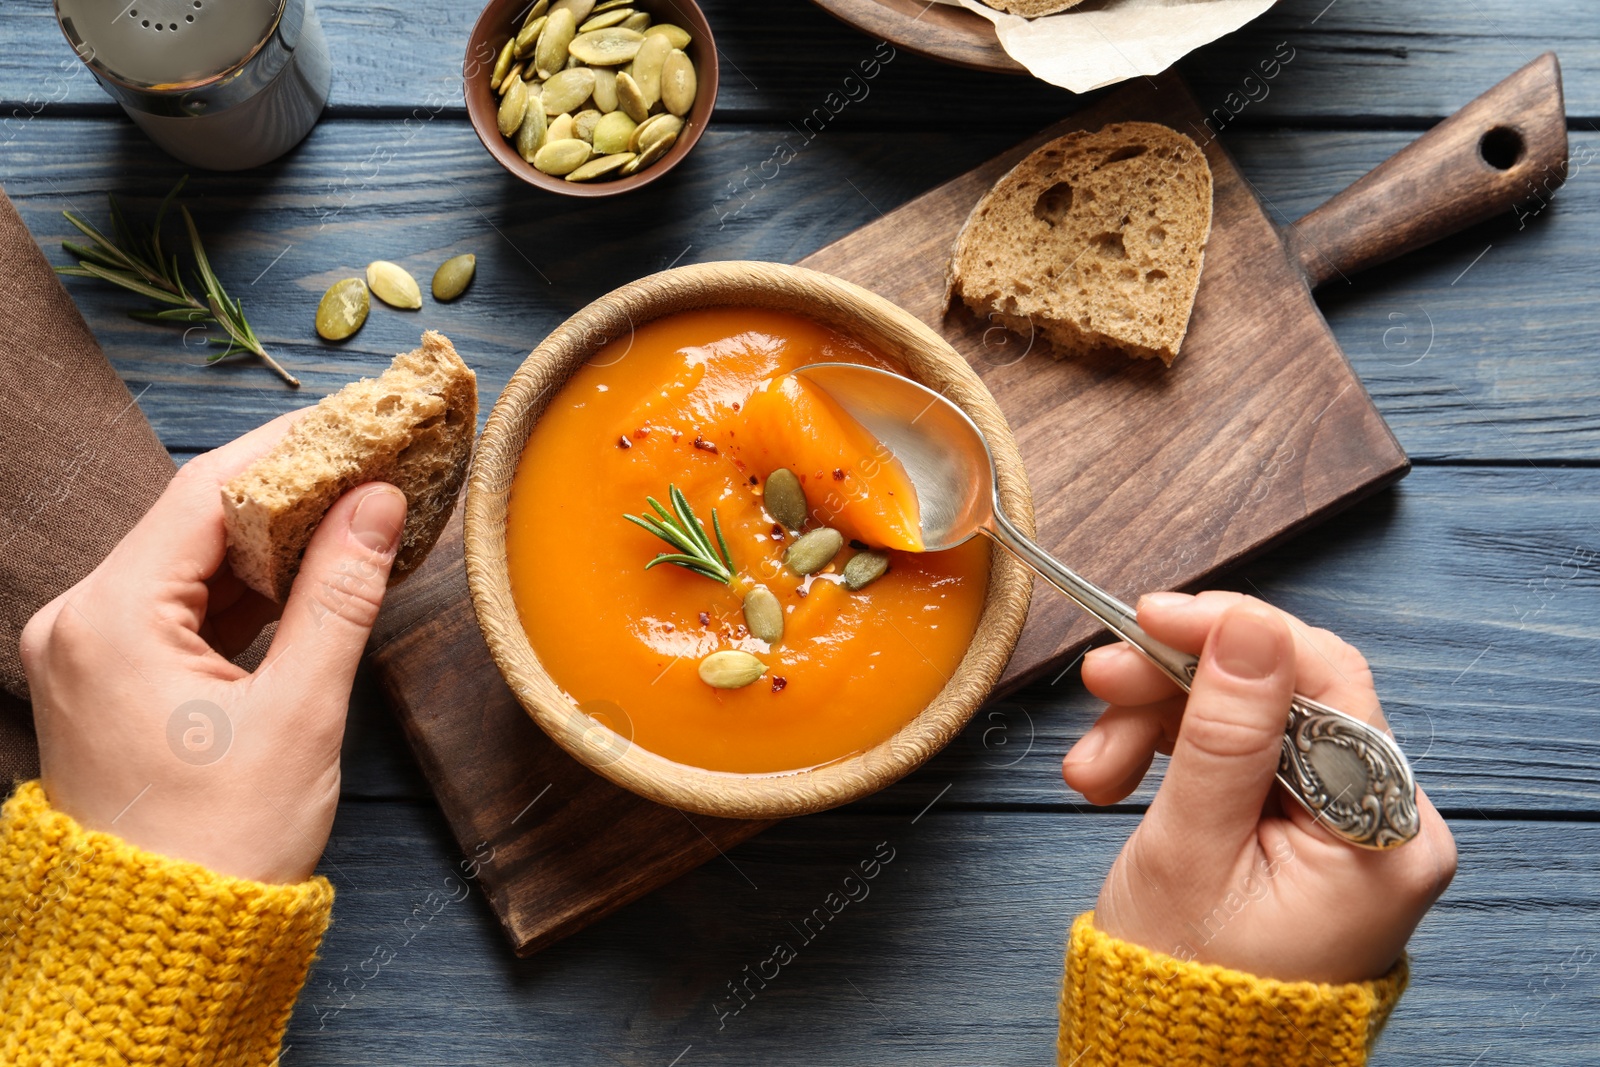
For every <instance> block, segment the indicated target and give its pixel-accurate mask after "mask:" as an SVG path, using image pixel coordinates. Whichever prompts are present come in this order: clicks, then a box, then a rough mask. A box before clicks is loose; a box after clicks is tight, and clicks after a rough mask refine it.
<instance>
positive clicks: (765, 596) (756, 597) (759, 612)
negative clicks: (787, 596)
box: [744, 585, 783, 645]
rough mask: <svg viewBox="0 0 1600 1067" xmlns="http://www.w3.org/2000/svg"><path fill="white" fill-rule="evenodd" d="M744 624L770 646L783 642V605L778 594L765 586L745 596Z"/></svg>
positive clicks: (759, 586) (758, 587)
mask: <svg viewBox="0 0 1600 1067" xmlns="http://www.w3.org/2000/svg"><path fill="white" fill-rule="evenodd" d="M744 624H745V626H746V627H747V628H749V630H750V632H751V633H752V634H754V635H755V636H757V637H759V638H761V640H763V641H765V642H766V643H767V644H769V645H775V644H777V643H778V642H779V641H782V640H783V605H782V604H781V603H779V602H778V597H777V594H776V593H774V592H773V591H772V590H770V589H768V588H767V587H766V586H764V585H758V586H755V587H754V588H752V589H751V590H750V591H749V592H748V593H746V594H745V595H744Z"/></svg>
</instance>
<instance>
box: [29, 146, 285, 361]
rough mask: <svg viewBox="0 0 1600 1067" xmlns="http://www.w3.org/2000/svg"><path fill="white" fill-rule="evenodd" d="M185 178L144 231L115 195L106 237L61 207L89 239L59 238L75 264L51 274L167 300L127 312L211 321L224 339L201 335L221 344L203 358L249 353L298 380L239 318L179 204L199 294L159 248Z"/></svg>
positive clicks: (152, 318) (239, 308)
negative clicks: (91, 280)
mask: <svg viewBox="0 0 1600 1067" xmlns="http://www.w3.org/2000/svg"><path fill="white" fill-rule="evenodd" d="M188 180H189V179H188V177H187V176H185V177H183V178H180V179H179V180H178V184H176V185H174V186H173V187H172V191H171V192H170V193H168V194H167V196H166V199H165V200H163V201H161V210H160V211H158V212H156V218H155V224H154V225H152V226H151V227H150V229H149V230H140V229H137V228H136V227H135V226H134V225H133V224H132V223H130V222H129V221H128V218H127V216H126V215H125V214H124V213H123V211H122V205H121V204H119V203H118V202H117V198H116V197H115V196H110V195H108V196H107V197H106V199H107V200H108V201H110V203H111V232H112V235H113V236H112V237H107V236H106V235H105V234H103V233H101V232H100V231H99V230H98V229H96V228H95V227H94V226H92V225H91V224H89V223H88V222H85V221H84V220H83V219H81V218H79V217H78V216H77V215H74V214H73V213H72V212H70V211H63V212H62V213H61V214H62V215H64V216H65V217H66V220H67V221H68V222H70V223H72V225H74V226H76V227H77V228H78V230H79V232H81V233H82V234H83V235H84V236H85V237H87V238H89V240H91V241H93V242H94V244H92V245H82V244H78V243H77V242H74V241H62V242H61V247H62V248H64V249H66V250H67V251H68V252H70V253H71V254H72V255H74V256H76V257H77V258H78V265H77V266H76V267H57V268H56V273H57V274H66V275H71V276H73V277H76V278H99V279H101V280H102V281H107V282H110V283H111V284H113V285H120V286H121V287H122V288H124V289H127V290H129V291H130V292H134V293H138V294H139V295H140V296H144V297H149V298H150V299H151V300H155V301H158V302H160V303H162V304H170V305H172V306H170V307H168V308H165V309H163V310H161V311H135V312H132V313H131V314H132V315H133V317H134V318H136V319H139V320H141V321H144V322H181V323H201V322H209V323H216V324H217V325H218V326H221V327H222V330H223V332H224V333H226V334H227V335H228V339H227V340H226V341H222V340H217V339H215V338H208V339H207V340H208V342H209V343H210V344H213V345H221V346H223V350H222V351H221V352H216V353H213V354H212V355H209V356H207V357H206V363H208V364H210V363H216V362H217V361H218V360H223V359H226V358H228V357H229V356H232V355H236V354H238V353H240V352H250V353H253V354H255V355H257V356H260V357H261V359H262V360H263V361H264V362H265V363H266V364H267V366H269V367H271V368H272V369H273V370H274V371H275V372H276V373H277V374H278V375H279V376H280V377H282V378H283V380H284V381H286V382H288V383H289V384H290V385H293V386H299V384H300V379H298V378H296V377H295V376H294V375H292V374H290V373H289V372H288V371H286V370H284V369H283V366H282V365H281V364H279V363H278V361H277V360H275V359H273V358H272V357H271V356H270V355H268V354H267V350H266V348H265V347H263V346H262V344H261V341H260V340H259V339H258V338H257V337H256V334H255V331H254V330H252V329H251V328H250V323H248V322H247V321H245V317H244V305H242V304H241V303H240V302H239V301H237V300H234V299H233V298H232V297H230V296H229V295H228V291H227V290H226V289H224V288H223V287H222V282H221V281H220V280H218V278H217V275H216V272H214V271H213V270H212V269H211V261H210V259H208V258H207V257H206V250H205V246H204V245H203V244H201V242H200V232H199V231H198V230H197V229H195V225H194V219H193V218H192V217H191V216H190V214H189V209H188V208H186V207H184V206H182V205H181V204H180V205H179V206H178V210H179V211H180V212H182V213H183V223H184V226H185V227H186V228H187V229H188V231H189V248H190V251H191V252H192V253H193V255H194V262H195V281H196V282H198V283H199V288H200V295H199V296H196V295H195V294H194V293H191V292H190V291H189V288H188V287H187V286H186V285H184V283H183V272H182V271H181V270H179V268H178V257H177V254H176V253H173V254H172V255H171V256H170V257H169V256H168V255H167V253H166V252H165V251H163V250H162V247H161V224H162V223H163V222H164V221H165V220H166V217H167V210H168V208H170V207H171V206H172V201H173V198H174V197H176V196H177V195H178V191H179V190H180V189H182V188H183V185H184V183H185V182H187V181H188Z"/></svg>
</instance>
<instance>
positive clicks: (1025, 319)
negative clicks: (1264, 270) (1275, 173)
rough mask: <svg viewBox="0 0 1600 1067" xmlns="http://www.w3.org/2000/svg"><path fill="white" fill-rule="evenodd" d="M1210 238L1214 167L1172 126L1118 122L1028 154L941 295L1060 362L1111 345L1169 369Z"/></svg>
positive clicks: (973, 231) (986, 202) (960, 249)
mask: <svg viewBox="0 0 1600 1067" xmlns="http://www.w3.org/2000/svg"><path fill="white" fill-rule="evenodd" d="M1210 233H1211V167H1210V165H1209V164H1207V163H1206V157H1205V153H1204V152H1202V151H1201V150H1200V148H1199V146H1197V145H1196V144H1195V143H1194V142H1193V141H1191V140H1189V138H1187V137H1185V136H1184V135H1183V134H1181V133H1179V132H1178V131H1176V130H1173V129H1170V128H1169V127H1166V126H1160V125H1157V124H1155V123H1150V122H1119V123H1115V124H1113V125H1110V126H1106V127H1103V128H1102V129H1099V130H1096V131H1095V132H1093V133H1084V132H1077V133H1069V134H1067V135H1066V136H1065V137H1058V138H1056V139H1055V140H1054V141H1051V142H1050V143H1049V144H1046V145H1044V146H1043V147H1041V148H1039V149H1037V150H1036V151H1034V152H1032V153H1031V154H1029V155H1028V156H1027V157H1026V158H1025V159H1023V161H1022V162H1021V163H1018V164H1017V165H1016V167H1014V168H1013V169H1012V170H1011V172H1010V173H1009V174H1007V175H1006V176H1005V177H1004V178H1001V179H1000V180H999V181H998V182H997V183H995V187H994V188H993V189H991V190H989V192H988V193H987V194H985V196H984V197H983V199H982V200H980V201H978V204H977V206H976V207H974V208H973V209H972V214H971V215H969V216H968V217H967V222H966V225H965V226H963V227H962V229H961V233H960V234H959V235H958V236H957V237H956V247H955V254H954V255H953V256H952V257H951V260H950V276H949V287H950V295H951V296H952V297H954V296H959V297H960V298H961V299H962V300H963V301H964V302H965V303H966V304H967V306H968V307H970V308H971V309H972V310H973V311H974V312H975V313H976V314H978V315H979V316H981V317H982V318H984V319H985V320H986V321H990V322H999V323H1003V324H1004V325H1005V326H1007V327H1009V328H1010V329H1012V330H1013V331H1015V332H1017V333H1019V334H1021V335H1022V336H1024V337H1031V336H1032V334H1033V332H1034V331H1037V332H1039V333H1042V334H1043V335H1044V336H1045V338H1046V339H1048V340H1049V341H1050V342H1051V344H1052V345H1054V346H1055V349H1056V352H1057V354H1058V355H1061V354H1080V353H1085V352H1089V351H1092V350H1094V349H1098V348H1102V347H1106V346H1110V347H1112V348H1117V349H1120V350H1122V351H1123V352H1126V353H1127V354H1128V355H1130V356H1140V357H1144V358H1146V359H1155V358H1160V359H1161V360H1162V361H1163V362H1165V363H1166V364H1168V365H1169V366H1170V365H1171V363H1172V361H1173V360H1174V359H1176V358H1177V356H1178V347H1179V345H1181V344H1182V343H1183V335H1184V334H1185V333H1186V332H1188V329H1189V312H1190V311H1191V310H1193V308H1194V294H1195V291H1196V290H1197V289H1198V288H1199V285H1200V265H1201V262H1202V260H1203V258H1204V255H1205V245H1206V238H1207V237H1208V236H1209V235H1210Z"/></svg>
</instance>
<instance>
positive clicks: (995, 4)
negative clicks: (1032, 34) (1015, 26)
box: [978, 0, 1083, 19]
mask: <svg viewBox="0 0 1600 1067" xmlns="http://www.w3.org/2000/svg"><path fill="white" fill-rule="evenodd" d="M978 2H979V3H981V4H983V5H984V6H985V7H992V8H994V9H995V10H996V11H1006V12H1009V13H1010V14H1013V15H1021V16H1022V17H1023V18H1025V19H1032V18H1038V17H1039V16H1040V15H1054V14H1055V13H1056V12H1058V11H1065V10H1066V9H1067V8H1069V7H1077V6H1078V5H1079V4H1081V3H1083V0H978Z"/></svg>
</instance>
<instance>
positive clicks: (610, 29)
mask: <svg viewBox="0 0 1600 1067" xmlns="http://www.w3.org/2000/svg"><path fill="white" fill-rule="evenodd" d="M692 42H693V38H692V37H691V36H690V34H689V32H688V31H687V30H685V29H683V28H682V27H680V26H674V25H672V24H670V23H660V24H652V23H651V18H650V15H649V13H648V12H645V11H640V10H638V9H637V8H636V7H634V5H633V3H632V0H608V2H606V3H600V4H595V3H593V2H592V0H555V2H553V3H549V2H547V0H538V2H537V3H535V4H533V5H532V7H531V8H529V9H528V13H527V15H526V16H525V17H524V18H523V20H522V22H521V23H520V25H517V26H513V27H512V36H511V39H510V40H508V41H507V42H506V44H505V46H504V47H503V48H502V49H501V50H500V52H499V53H498V55H497V56H496V61H495V63H494V67H493V69H492V70H491V71H490V72H489V87H490V89H491V90H494V91H496V92H498V93H499V104H498V111H497V114H496V116H495V125H496V126H497V127H498V128H499V130H500V135H501V136H502V137H504V138H505V139H506V140H508V141H510V142H512V144H513V146H514V147H515V148H516V151H517V155H519V156H521V157H522V159H523V160H524V161H525V162H527V163H529V164H530V165H532V166H533V167H534V168H535V169H536V170H539V171H541V172H543V173H545V174H549V175H551V176H552V177H562V176H565V177H566V178H568V180H570V181H603V180H605V179H609V178H616V177H625V176H627V175H631V174H634V173H637V172H638V171H640V170H642V169H644V168H646V167H648V166H650V165H652V164H653V163H655V162H656V161H657V160H660V159H661V158H662V157H664V156H665V155H666V154H667V153H668V151H669V150H670V149H671V148H672V146H673V145H674V144H676V143H677V141H678V138H679V137H680V136H681V135H682V132H683V129H684V125H683V124H684V122H685V121H686V119H687V116H688V114H689V112H690V111H691V110H692V108H693V107H694V102H695V97H696V95H697V92H698V78H697V72H696V70H695V66H694V61H693V60H692V59H690V57H689V55H688V53H687V51H686V49H688V48H689V47H690V45H691V44H692ZM613 116H615V117H613ZM574 119H576V125H573V120H574ZM659 119H669V120H671V121H670V122H664V123H663V122H658V121H656V120H659ZM563 122H564V123H565V125H563ZM646 126H649V127H650V129H649V130H648V131H645V130H644V127H646ZM641 132H648V133H649V134H650V136H649V137H648V138H645V137H641V136H639V135H640V133H641ZM568 139H571V140H576V141H581V142H583V143H585V144H586V145H589V146H591V151H590V152H588V153H584V152H583V151H581V150H579V149H578V148H576V147H574V146H572V145H562V146H561V147H559V148H554V149H552V145H554V144H555V143H556V142H558V141H565V140H568ZM380 295H381V294H380Z"/></svg>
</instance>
